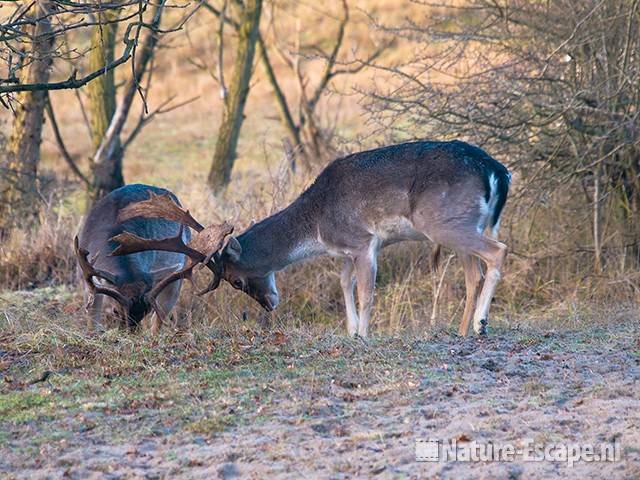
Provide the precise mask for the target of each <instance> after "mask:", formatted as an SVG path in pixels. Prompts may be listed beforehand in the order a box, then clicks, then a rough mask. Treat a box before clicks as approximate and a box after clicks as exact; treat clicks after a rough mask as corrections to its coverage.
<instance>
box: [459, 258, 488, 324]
mask: <svg viewBox="0 0 640 480" xmlns="http://www.w3.org/2000/svg"><path fill="white" fill-rule="evenodd" d="M460 257H461V260H462V266H463V268H464V281H465V287H466V299H465V304H464V313H463V314H462V322H461V323H460V328H459V329H458V334H459V335H461V336H463V337H466V336H467V334H468V333H469V324H470V322H471V317H472V316H473V312H474V309H475V307H476V300H477V297H478V291H479V290H480V282H481V280H482V273H481V271H480V265H479V264H478V262H479V260H478V259H477V258H476V257H474V256H472V255H460Z"/></svg>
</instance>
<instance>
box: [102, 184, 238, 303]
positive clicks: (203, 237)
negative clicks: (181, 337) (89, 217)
mask: <svg viewBox="0 0 640 480" xmlns="http://www.w3.org/2000/svg"><path fill="white" fill-rule="evenodd" d="M149 193H150V197H149V199H148V200H144V201H142V202H137V203H133V204H131V205H129V206H127V207H125V208H124V209H123V210H122V211H121V212H120V214H119V215H118V221H120V222H123V221H125V220H129V219H131V218H135V217H145V218H162V219H166V220H172V221H174V222H178V223H180V224H181V225H182V227H181V228H180V232H179V233H178V234H177V235H176V236H174V237H168V238H162V239H147V238H141V237H139V236H137V235H135V234H133V233H130V232H124V233H121V234H119V235H116V236H115V237H113V238H112V240H113V241H115V242H117V243H118V244H119V245H118V247H117V248H116V249H115V250H114V251H113V252H112V253H111V255H127V254H130V253H137V252H143V251H147V250H162V251H165V252H176V253H182V254H184V255H186V256H187V257H188V260H187V264H186V266H185V267H184V268H183V269H181V270H179V271H177V272H174V273H172V274H170V275H168V276H166V277H165V278H163V279H162V280H160V281H159V282H158V283H157V284H156V285H155V286H154V287H153V288H152V289H151V291H150V292H149V293H148V294H147V298H148V300H149V303H150V304H151V305H152V307H153V308H154V310H156V312H158V306H157V304H156V302H155V298H156V297H157V295H158V294H159V293H160V292H161V291H162V290H163V289H164V288H165V287H167V286H168V285H169V284H171V283H173V282H175V281H177V280H182V279H188V280H192V273H193V269H194V268H195V267H196V266H197V265H205V266H206V267H207V268H209V270H211V272H212V273H213V279H212V280H211V282H210V283H209V285H208V286H207V287H206V288H205V289H203V290H202V291H200V292H198V295H203V294H205V293H207V292H210V291H212V290H215V289H216V288H217V287H218V285H219V284H220V278H219V275H218V273H217V271H216V266H215V263H214V261H213V257H214V255H215V254H216V253H217V252H218V251H219V250H220V249H221V248H222V246H223V244H224V240H225V238H226V237H227V236H228V235H230V234H231V233H232V232H233V226H232V225H230V224H229V223H227V222H224V223H222V224H220V225H209V226H208V227H206V228H205V227H203V226H202V225H201V224H200V223H199V222H198V221H197V220H195V219H194V218H193V217H192V216H191V214H190V213H189V211H188V210H184V209H183V208H181V207H180V206H179V205H178V204H177V203H176V202H175V201H174V200H173V199H172V198H171V197H170V196H169V195H167V194H165V195H156V194H154V193H153V192H151V191H150V192H149ZM184 226H187V227H191V228H193V229H194V230H195V231H196V233H194V234H193V235H192V237H191V241H190V242H189V244H188V245H187V244H185V243H184V240H183V239H182V237H183V230H184Z"/></svg>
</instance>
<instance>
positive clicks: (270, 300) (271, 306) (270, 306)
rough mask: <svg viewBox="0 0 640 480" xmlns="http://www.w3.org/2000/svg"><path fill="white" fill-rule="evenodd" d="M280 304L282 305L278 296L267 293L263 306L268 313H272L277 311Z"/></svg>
mask: <svg viewBox="0 0 640 480" xmlns="http://www.w3.org/2000/svg"><path fill="white" fill-rule="evenodd" d="M279 303H280V298H278V295H276V294H275V293H267V294H266V295H265V296H264V302H263V304H262V306H263V307H264V309H265V310H267V311H268V312H271V311H273V310H275V309H276V307H277V306H278V304H279Z"/></svg>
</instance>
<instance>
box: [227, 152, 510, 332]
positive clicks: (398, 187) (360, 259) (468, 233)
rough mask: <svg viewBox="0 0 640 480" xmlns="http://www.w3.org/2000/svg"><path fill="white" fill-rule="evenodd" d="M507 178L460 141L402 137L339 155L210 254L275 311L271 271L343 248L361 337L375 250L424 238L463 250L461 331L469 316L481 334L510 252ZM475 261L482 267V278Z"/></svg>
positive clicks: (344, 280)
mask: <svg viewBox="0 0 640 480" xmlns="http://www.w3.org/2000/svg"><path fill="white" fill-rule="evenodd" d="M510 178H511V175H510V174H509V172H508V170H507V169H506V168H505V167H504V166H503V165H502V164H501V163H499V162H498V161H496V160H494V159H493V158H491V157H490V156H489V155H488V154H487V153H485V152H484V151H483V150H481V149H480V148H478V147H475V146H472V145H469V144H467V143H464V142H460V141H452V142H430V141H420V142H411V143H403V144H400V145H393V146H388V147H383V148H377V149H374V150H370V151H366V152H360V153H355V154H352V155H349V156H346V157H344V158H341V159H338V160H335V161H334V162H332V163H331V164H330V165H329V166H328V167H326V168H325V170H324V171H323V172H322V173H321V174H320V175H319V176H318V177H317V178H316V180H315V182H314V183H313V184H312V185H311V186H310V187H309V188H308V189H307V190H306V191H305V192H304V193H302V194H301V195H300V196H299V197H298V199H297V200H295V201H294V202H293V203H292V204H291V205H289V206H288V207H286V208H285V209H284V210H282V211H280V212H278V213H276V214H274V215H272V216H270V217H268V218H266V219H264V220H262V221H261V222H259V223H256V224H255V225H252V226H251V227H250V228H248V229H247V230H246V231H245V232H244V233H242V234H241V235H239V236H237V237H232V238H231V239H230V240H229V242H228V244H227V246H226V248H225V249H224V250H223V252H222V254H221V255H220V256H219V258H218V259H217V262H218V264H219V266H220V267H219V268H220V275H221V276H222V278H224V279H225V280H227V281H228V282H229V283H231V285H232V286H233V287H234V288H236V289H239V290H242V291H244V292H246V293H247V294H249V295H250V296H252V297H253V298H254V299H256V300H257V301H258V302H259V303H260V304H261V305H262V306H263V307H264V308H265V309H267V310H272V309H274V308H275V307H276V306H277V305H278V303H279V294H278V291H277V288H276V282H275V272H278V271H280V270H282V269H284V268H285V267H287V266H288V265H291V264H293V263H296V262H299V261H302V260H306V259H310V258H313V257H317V256H320V255H334V256H338V257H343V258H344V259H345V263H344V268H343V270H342V274H341V276H340V278H341V286H342V290H343V293H344V299H345V305H346V315H347V330H348V332H349V334H350V335H356V334H357V335H360V336H363V337H364V336H366V335H367V332H368V325H369V319H370V317H371V309H372V306H373V299H374V289H375V279H376V271H377V256H378V253H379V252H380V249H382V248H384V247H386V246H387V245H391V244H393V243H396V242H400V241H405V240H419V241H424V240H430V241H431V242H433V243H435V244H438V245H443V246H445V247H448V248H450V249H452V250H454V251H455V252H457V253H458V254H459V255H460V257H461V258H462V264H463V266H464V270H465V284H466V303H465V310H464V313H463V318H462V322H461V325H460V329H459V332H460V334H462V335H466V334H467V331H468V328H469V323H470V321H471V318H472V317H473V328H474V331H475V332H476V333H478V334H484V333H486V331H487V324H488V315H489V306H490V303H491V299H492V297H493V294H494V291H495V288H496V284H497V282H498V281H499V279H500V270H501V267H502V265H503V262H504V259H505V256H506V252H507V247H506V245H505V244H504V243H501V242H499V241H498V240H497V234H498V228H499V225H500V216H501V213H502V209H503V207H504V204H505V202H506V199H507V194H508V190H509V183H510ZM479 262H482V263H484V265H485V266H486V274H485V276H484V282H483V281H482V272H481V268H480V263H479ZM481 284H482V285H481ZM354 289H357V293H358V304H357V305H356V301H355V297H354Z"/></svg>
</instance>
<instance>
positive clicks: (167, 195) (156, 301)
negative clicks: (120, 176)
mask: <svg viewBox="0 0 640 480" xmlns="http://www.w3.org/2000/svg"><path fill="white" fill-rule="evenodd" d="M157 198H159V199H161V201H160V205H161V206H162V203H163V202H162V200H164V203H167V200H168V201H169V203H170V204H171V205H178V204H179V203H178V199H177V198H176V196H175V195H174V194H172V193H171V192H169V191H168V190H165V189H162V188H158V187H152V186H149V185H127V186H125V187H122V188H119V189H117V190H114V191H113V192H111V193H109V194H108V195H106V196H105V197H104V198H102V199H101V200H100V201H98V202H97V203H96V204H95V205H94V207H93V208H92V209H91V211H90V212H89V214H88V215H87V218H86V220H85V223H84V226H83V227H82V230H81V232H80V235H79V236H76V238H75V242H74V243H75V251H76V256H77V258H78V264H79V266H80V269H81V271H82V275H83V279H84V281H85V297H86V299H87V310H88V312H89V318H88V327H89V328H90V329H91V328H93V324H94V322H96V321H99V320H100V319H101V318H102V316H103V314H105V313H106V314H108V315H110V316H115V317H116V320H118V321H119V323H121V324H125V325H127V326H128V327H130V328H134V327H136V326H137V325H138V324H139V323H140V322H141V321H142V319H143V318H144V317H145V316H146V315H147V314H148V313H150V312H151V311H152V310H153V312H154V317H153V319H152V330H153V331H154V332H157V331H158V329H159V327H160V323H162V321H163V320H164V318H165V317H166V316H167V315H169V313H170V312H171V310H172V308H173V307H174V305H175V303H176V302H177V300H178V296H179V294H180V288H181V284H182V280H183V279H185V278H190V275H191V272H192V270H193V268H194V267H195V266H196V265H199V264H205V265H207V266H208V267H209V268H213V263H212V262H211V261H210V259H207V258H206V256H203V255H201V254H200V253H199V252H198V251H196V250H194V249H193V248H191V247H190V246H191V245H195V246H196V248H198V249H199V250H201V251H206V252H209V255H210V257H211V256H213V254H214V253H215V252H217V251H218V250H219V249H220V248H221V247H222V244H223V241H224V239H225V237H226V236H227V235H229V234H230V233H231V232H232V231H233V228H232V227H231V226H230V225H229V224H227V223H224V224H222V225H216V226H211V227H209V228H208V229H204V228H203V227H202V226H201V225H200V224H199V223H198V222H196V221H195V220H194V219H193V218H192V217H191V216H190V215H189V212H187V211H184V210H181V209H179V210H178V211H175V212H173V215H172V214H171V212H169V213H167V212H165V211H164V210H163V216H162V218H156V219H153V218H142V217H141V216H139V215H136V208H137V207H139V206H144V205H145V201H151V202H156V200H155V199H157ZM127 207H129V208H128V209H127ZM125 210H126V211H127V212H129V216H127V215H126V214H123V212H124V211H125ZM136 217H137V218H136ZM183 225H188V226H190V227H192V228H194V229H195V230H196V232H198V233H196V234H195V235H193V236H192V235H191V234H190V231H189V230H188V229H187V230H185V229H184V227H183ZM185 242H188V245H187V243H185ZM216 286H217V285H216ZM214 288H215V286H214ZM105 301H106V304H105Z"/></svg>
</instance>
